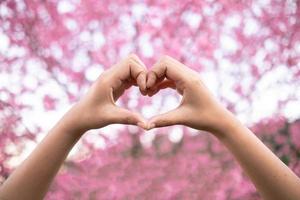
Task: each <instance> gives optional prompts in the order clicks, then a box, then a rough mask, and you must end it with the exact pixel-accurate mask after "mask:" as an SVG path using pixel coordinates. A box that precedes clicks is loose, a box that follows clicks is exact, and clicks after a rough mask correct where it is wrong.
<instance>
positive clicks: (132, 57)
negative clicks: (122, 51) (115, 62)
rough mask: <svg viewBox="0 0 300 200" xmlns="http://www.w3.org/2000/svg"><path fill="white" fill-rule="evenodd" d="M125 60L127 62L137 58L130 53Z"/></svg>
mask: <svg viewBox="0 0 300 200" xmlns="http://www.w3.org/2000/svg"><path fill="white" fill-rule="evenodd" d="M127 58H128V60H137V59H138V56H137V55H136V54H134V53H130V54H129V55H128V57H127Z"/></svg>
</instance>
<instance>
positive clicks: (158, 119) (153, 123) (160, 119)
mask: <svg viewBox="0 0 300 200" xmlns="http://www.w3.org/2000/svg"><path fill="white" fill-rule="evenodd" d="M184 117H185V116H184V115H183V112H182V111H181V108H176V109H174V110H171V111H169V112H166V113H163V114H160V115H157V116H155V117H152V118H151V119H150V120H149V122H148V124H147V129H148V130H150V129H152V128H158V127H164V126H172V125H176V124H182V121H183V120H182V119H183V118H184Z"/></svg>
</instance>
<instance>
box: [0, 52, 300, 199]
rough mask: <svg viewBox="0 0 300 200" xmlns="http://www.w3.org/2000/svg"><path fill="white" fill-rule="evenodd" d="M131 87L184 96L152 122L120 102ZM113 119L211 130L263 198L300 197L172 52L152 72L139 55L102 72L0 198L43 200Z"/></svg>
mask: <svg viewBox="0 0 300 200" xmlns="http://www.w3.org/2000/svg"><path fill="white" fill-rule="evenodd" d="M132 85H136V86H138V87H139V89H140V91H141V93H142V94H143V95H148V96H153V95H155V94H156V93H157V92H158V91H159V90H161V89H165V88H173V89H176V90H177V91H178V93H179V94H181V95H182V96H183V98H182V102H181V103H180V105H179V106H178V107H177V108H176V109H175V110H172V111H169V112H168V113H165V114H161V115H158V116H155V117H153V118H151V119H150V120H149V121H148V122H147V121H145V120H144V119H143V117H141V116H140V115H139V114H137V113H133V112H130V111H128V110H126V109H123V108H119V107H117V106H116V105H115V101H116V100H117V99H118V98H119V97H120V96H121V95H122V94H123V93H124V91H125V90H126V89H128V88H129V87H131V86H132ZM114 123H121V124H132V125H138V126H140V127H141V128H144V129H151V128H158V127H163V126H171V125H175V124H181V125H185V126H189V127H191V128H194V129H198V130H205V131H208V132H210V133H212V134H213V135H214V136H215V137H217V138H218V139H219V140H220V141H221V142H222V143H223V144H224V145H225V146H226V147H227V148H228V149H229V150H230V152H231V153H232V154H233V155H234V157H235V158H236V160H237V161H238V163H239V164H240V165H241V167H242V168H243V170H244V171H245V173H246V174H247V175H248V176H249V177H250V179H251V180H252V182H253V183H254V185H255V187H256V188H257V190H258V191H259V193H260V194H261V196H262V197H263V198H264V199H270V200H271V199H272V200H277V199H280V200H281V199H285V200H294V199H295V200H296V199H300V190H299V188H300V180H299V178H298V177H297V176H296V175H295V174H294V173H293V172H292V171H291V170H290V169H289V168H288V167H287V166H286V165H285V164H284V163H283V162H281V161H280V159H278V158H277V157H276V156H275V155H274V154H273V153H272V152H271V151H270V150H269V149H268V148H267V147H266V146H265V145H264V144H263V143H262V142H261V141H260V140H259V139H258V138H257V137H256V136H255V135H254V134H253V133H252V132H251V131H250V130H249V129H247V128H246V127H245V126H243V125H242V124H241V123H240V122H239V121H238V120H237V119H236V118H235V117H234V116H233V115H232V114H231V113H230V112H229V111H228V110H226V109H225V108H224V107H223V106H222V105H221V104H220V103H219V102H218V101H217V100H216V99H215V98H214V97H213V95H212V94H211V93H210V92H209V90H208V89H207V88H206V87H205V85H204V84H203V82H202V81H201V79H200V78H199V75H198V73H197V72H194V71H192V70H191V69H189V68H188V67H186V66H185V65H183V64H182V63H180V62H178V61H176V60H175V59H173V58H171V57H168V56H164V57H162V58H161V59H160V60H159V61H158V62H157V63H156V64H155V65H154V66H153V67H152V69H151V70H150V71H149V72H148V71H147V70H146V68H145V66H144V65H143V64H142V62H141V61H140V60H139V59H138V57H137V56H136V55H129V56H128V58H126V59H124V60H123V61H121V62H119V63H118V64H116V65H114V66H113V67H112V68H110V69H109V70H107V71H105V72H104V73H103V74H101V76H100V77H99V78H98V80H97V81H96V82H95V83H94V84H93V85H92V87H91V89H90V90H89V91H88V93H87V94H86V95H85V97H83V99H82V100H80V102H78V103H77V104H76V105H75V106H74V107H73V108H72V109H71V110H70V111H68V112H67V113H66V114H65V115H64V117H63V118H62V119H61V120H60V121H59V122H58V124H56V126H55V127H54V128H53V129H52V130H51V131H50V132H49V133H48V135H47V136H46V137H45V138H44V139H43V141H42V142H41V143H40V144H39V145H38V146H37V147H36V149H35V150H34V151H33V152H32V153H31V155H30V156H29V157H28V158H27V159H26V160H25V161H24V162H23V163H22V164H21V165H20V166H19V167H18V168H17V169H16V170H15V171H14V172H13V173H12V174H11V175H10V176H9V178H8V179H7V180H6V181H5V182H4V184H3V185H2V187H1V188H0V199H9V200H11V199H12V200H14V199H16V200H19V199H42V198H43V197H44V196H45V194H46V192H47V189H48V188H49V186H50V183H51V181H52V180H53V178H54V176H55V175H56V173H57V171H58V170H59V168H60V166H61V164H62V162H63V161H64V160H65V158H66V156H67V154H68V153H69V151H70V150H71V149H72V147H73V146H74V145H75V143H76V142H77V141H78V140H79V139H80V137H81V136H82V135H83V134H84V133H85V132H86V131H87V130H90V129H95V128H101V127H104V126H106V125H109V124H114ZM15 191H18V192H15Z"/></svg>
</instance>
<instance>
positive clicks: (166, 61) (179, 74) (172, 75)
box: [147, 56, 186, 88]
mask: <svg viewBox="0 0 300 200" xmlns="http://www.w3.org/2000/svg"><path fill="white" fill-rule="evenodd" d="M185 68H186V67H185V66H184V65H183V64H182V63H180V62H178V61H177V60H175V59H173V58H171V57H169V56H163V57H162V58H161V59H160V60H159V61H158V62H156V63H155V64H154V65H153V67H152V69H151V70H150V71H149V72H148V77H147V88H151V87H153V86H154V85H155V84H156V83H157V81H158V80H161V79H162V78H167V79H169V80H173V81H175V82H177V81H179V80H181V79H182V78H183V76H184V74H185V73H184V69H185Z"/></svg>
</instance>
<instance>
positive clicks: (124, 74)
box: [120, 54, 147, 90]
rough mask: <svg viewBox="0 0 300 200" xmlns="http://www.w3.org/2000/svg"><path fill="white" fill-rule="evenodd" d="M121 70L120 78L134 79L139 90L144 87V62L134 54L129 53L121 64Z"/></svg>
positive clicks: (145, 72)
mask: <svg viewBox="0 0 300 200" xmlns="http://www.w3.org/2000/svg"><path fill="white" fill-rule="evenodd" d="M121 67H122V69H124V70H122V71H121V73H120V78H121V79H122V80H126V79H128V78H132V79H133V80H136V82H137V85H138V86H139V87H140V89H141V90H145V89H146V75H147V69H146V66H145V65H144V63H143V62H142V61H141V60H140V59H139V58H138V57H137V56H136V55H135V54H130V55H129V56H128V57H127V58H126V59H125V61H124V63H123V64H121Z"/></svg>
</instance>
